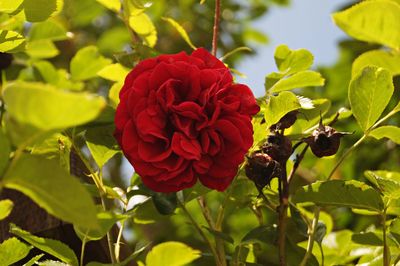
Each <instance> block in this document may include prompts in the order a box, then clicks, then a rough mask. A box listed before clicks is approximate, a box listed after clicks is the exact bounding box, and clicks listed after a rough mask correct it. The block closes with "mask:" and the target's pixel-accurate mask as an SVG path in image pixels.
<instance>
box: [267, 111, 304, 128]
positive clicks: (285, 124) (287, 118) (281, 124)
mask: <svg viewBox="0 0 400 266" xmlns="http://www.w3.org/2000/svg"><path fill="white" fill-rule="evenodd" d="M298 114H299V111H298V110H293V111H291V112H289V113H287V114H286V115H284V116H283V117H282V118H281V119H280V120H279V121H278V123H276V124H274V125H272V126H271V127H270V129H271V131H275V130H279V129H285V128H289V127H291V126H292V125H293V124H294V123H295V122H296V120H297V115H298Z"/></svg>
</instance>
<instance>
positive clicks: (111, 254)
mask: <svg viewBox="0 0 400 266" xmlns="http://www.w3.org/2000/svg"><path fill="white" fill-rule="evenodd" d="M100 200H101V206H103V210H106V203H105V201H104V198H103V196H101V197H100ZM107 244H108V245H107V246H108V252H109V253H110V258H111V263H112V264H115V262H116V258H115V254H114V252H113V249H112V246H113V241H112V238H111V234H110V231H108V232H107Z"/></svg>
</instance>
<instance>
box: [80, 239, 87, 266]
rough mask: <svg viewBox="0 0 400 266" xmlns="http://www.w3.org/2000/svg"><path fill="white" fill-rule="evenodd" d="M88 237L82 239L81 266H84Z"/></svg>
mask: <svg viewBox="0 0 400 266" xmlns="http://www.w3.org/2000/svg"><path fill="white" fill-rule="evenodd" d="M86 235H87V233H86V234H85V236H84V237H83V239H82V246H81V260H80V264H79V265H80V266H83V258H84V257H85V246H86Z"/></svg>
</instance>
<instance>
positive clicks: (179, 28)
mask: <svg viewBox="0 0 400 266" xmlns="http://www.w3.org/2000/svg"><path fill="white" fill-rule="evenodd" d="M162 19H163V20H164V21H167V22H168V23H169V24H171V25H172V27H174V28H175V29H176V30H177V31H178V32H179V34H180V35H181V37H182V38H183V39H184V40H185V42H186V43H187V44H188V45H189V46H190V47H191V48H192V49H193V50H194V49H196V46H195V45H194V44H193V43H192V41H191V40H190V37H189V35H188V34H187V32H186V30H185V29H184V28H183V27H182V26H181V25H179V23H178V22H176V21H175V20H174V19H172V18H167V17H163V18H162Z"/></svg>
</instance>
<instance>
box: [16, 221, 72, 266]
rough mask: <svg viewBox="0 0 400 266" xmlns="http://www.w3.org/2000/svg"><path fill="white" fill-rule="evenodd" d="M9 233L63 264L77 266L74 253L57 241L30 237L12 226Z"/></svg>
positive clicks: (27, 233)
mask: <svg viewBox="0 0 400 266" xmlns="http://www.w3.org/2000/svg"><path fill="white" fill-rule="evenodd" d="M10 232H11V233H13V234H14V235H16V236H19V237H20V238H22V239H23V240H25V241H26V242H28V243H29V244H31V245H32V246H34V247H35V248H38V249H40V250H41V251H44V252H46V253H48V254H50V255H52V256H54V257H56V258H57V259H60V260H61V261H63V262H65V263H68V264H71V265H73V266H75V265H76V266H78V259H77V257H76V255H75V253H74V251H73V250H72V249H70V248H69V247H68V246H67V245H66V244H64V243H62V242H60V241H58V240H53V239H49V238H43V237H38V236H34V235H31V234H30V233H29V232H27V231H24V230H22V229H21V228H18V227H17V226H16V225H13V224H11V226H10Z"/></svg>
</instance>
